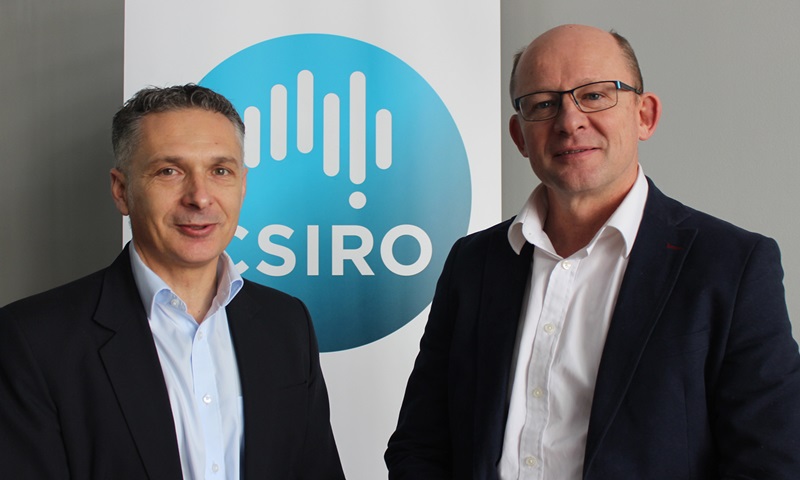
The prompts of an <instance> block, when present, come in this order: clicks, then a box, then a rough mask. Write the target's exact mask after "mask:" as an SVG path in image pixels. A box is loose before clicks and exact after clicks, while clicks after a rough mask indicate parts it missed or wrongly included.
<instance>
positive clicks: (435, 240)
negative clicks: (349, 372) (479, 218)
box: [200, 34, 471, 352]
mask: <svg viewBox="0 0 800 480" xmlns="http://www.w3.org/2000/svg"><path fill="white" fill-rule="evenodd" d="M200 83H201V84H202V85H204V86H207V87H209V88H212V89H214V90H216V91H218V92H220V93H222V94H223V95H225V96H226V97H228V98H229V99H230V100H231V101H232V102H233V103H234V105H235V106H236V108H237V110H238V111H239V113H240V114H241V115H242V118H243V119H244V121H245V125H246V129H247V137H246V142H245V161H246V163H247V165H248V167H250V172H249V173H248V177H247V196H246V199H245V204H244V207H243V209H242V214H241V218H240V220H239V225H240V227H239V230H238V231H237V234H236V238H234V239H233V242H232V243H231V245H230V247H229V248H228V252H229V253H230V255H231V257H233V259H234V262H238V263H237V266H238V268H239V270H240V271H241V272H242V275H243V276H244V277H245V278H248V279H249V280H252V281H255V282H258V283H263V284H265V285H269V286H272V287H275V288H278V289H280V290H283V291H285V292H287V293H290V294H292V295H296V296H297V297H299V298H301V299H302V300H303V301H305V302H306V304H307V305H308V308H309V310H310V311H311V314H312V317H313V318H314V324H315V328H316V331H317V336H318V337H319V344H320V349H321V350H322V351H328V352H329V351H337V350H344V349H348V348H353V347H357V346H361V345H364V344H367V343H370V342H372V341H375V340H377V339H380V338H382V337H384V336H386V335H388V334H390V333H392V332H394V331H395V330H397V329H398V328H400V327H402V326H403V325H405V324H406V323H408V322H409V321H411V320H412V319H413V318H414V317H416V316H417V315H418V314H419V313H420V312H421V311H422V310H423V309H424V308H425V307H426V306H427V305H428V303H429V302H430V300H431V298H432V296H433V291H434V288H435V284H436V279H437V277H438V275H439V273H440V271H441V268H442V265H443V263H444V260H445V257H446V255H447V252H448V250H449V248H450V246H451V245H452V243H453V242H454V241H455V239H457V238H458V237H459V236H461V235H464V234H465V233H466V231H467V227H468V224H469V216H470V209H471V189H470V176H469V164H468V161H467V155H466V151H465V149H464V144H463V142H462V140H461V136H460V134H459V132H458V129H457V128H456V125H455V122H454V121H453V118H452V117H451V116H450V114H449V112H448V110H447V108H446V107H445V105H444V103H443V102H442V100H441V99H440V98H439V96H438V95H437V94H436V92H435V91H434V90H433V89H432V88H431V86H430V85H429V84H428V83H427V82H426V81H425V79H423V78H422V77H421V76H420V75H419V74H418V73H417V72H416V71H415V70H414V69H412V68H411V67H410V66H408V65H407V64H406V63H404V62H403V61H402V60H400V59H398V58H397V57H395V56H394V55H392V54H390V53H388V52H386V51H385V50H382V49H380V48H378V47H376V46H374V45H370V44H368V43H364V42H361V41H358V40H354V39H351V38H346V37H340V36H334V35H323V34H301V35H290V36H286V37H280V38H275V39H272V40H267V41H265V42H262V43H258V44H256V45H253V46H251V47H248V48H246V49H244V50H242V51H240V52H238V53H236V54H234V55H233V56H231V57H230V58H228V59H226V60H225V61H223V62H222V63H220V64H219V65H218V66H217V67H215V68H214V69H213V70H212V71H211V72H210V73H209V74H208V75H206V77H205V78H203V79H202V81H201V82H200ZM267 313H268V312H267Z"/></svg>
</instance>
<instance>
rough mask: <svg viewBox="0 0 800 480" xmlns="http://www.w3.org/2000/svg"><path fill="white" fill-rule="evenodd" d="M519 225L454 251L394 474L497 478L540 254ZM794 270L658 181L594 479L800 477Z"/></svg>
mask: <svg viewBox="0 0 800 480" xmlns="http://www.w3.org/2000/svg"><path fill="white" fill-rule="evenodd" d="M648 181H649V180H648ZM510 222H511V221H510V220H509V221H506V222H504V223H501V224H499V225H496V226H494V227H492V228H489V229H488V230H485V231H483V232H479V233H475V234H472V235H470V236H467V237H465V238H463V239H461V240H459V241H458V242H457V243H456V244H455V245H454V246H453V249H452V250H451V252H450V255H449V257H448V259H447V261H446V263H445V266H444V270H443V272H442V275H441V277H440V279H439V283H438V284H437V288H436V294H435V296H434V300H433V306H432V308H431V313H430V317H429V319H428V323H427V326H426V329H425V333H424V335H423V337H422V340H421V342H420V352H419V355H418V357H417V360H416V363H415V365H414V370H413V372H412V374H411V377H410V378H409V381H408V386H407V389H406V394H405V398H404V400H403V405H402V408H401V411H400V416H399V421H398V425H397V430H396V431H395V433H394V434H393V435H392V437H391V439H390V441H389V447H388V449H387V452H386V455H385V459H386V463H387V465H388V467H389V473H390V474H389V477H390V478H391V479H413V480H426V479H457V480H465V479H481V480H484V479H487V480H488V479H496V478H497V464H498V462H499V460H500V456H501V452H502V442H503V434H504V430H505V424H506V417H507V411H508V393H509V387H510V383H509V382H510V381H511V380H510V375H511V365H512V360H513V359H512V355H513V353H512V352H513V349H514V344H515V340H516V335H517V326H518V322H519V318H520V310H521V305H522V298H523V295H524V290H525V283H526V280H527V278H528V276H529V274H530V264H531V252H532V248H530V245H528V246H526V248H525V249H523V254H521V255H517V254H516V253H515V252H514V251H513V250H512V249H511V247H510V245H509V242H508V239H507V231H508V227H509V225H510ZM782 279H783V270H782V268H781V264H780V253H779V250H778V246H777V244H776V243H775V242H774V241H773V240H771V239H769V238H766V237H763V236H761V235H758V234H754V233H750V232H746V231H744V230H742V229H740V228H737V227H735V226H733V225H731V224H729V223H726V222H723V221H721V220H718V219H715V218H713V217H710V216H708V215H706V214H703V213H701V212H698V211H696V210H692V209H690V208H688V207H686V206H684V205H682V204H680V203H678V202H676V201H675V200H672V199H670V198H668V197H666V196H665V195H664V194H662V193H661V192H660V191H659V190H658V189H657V188H656V187H655V186H654V185H653V184H652V182H650V189H649V194H648V198H647V203H646V206H645V210H644V216H643V218H642V222H641V225H640V228H639V232H638V235H637V238H636V242H635V244H634V246H633V250H632V251H631V255H630V258H629V263H628V266H627V269H626V271H625V274H624V277H623V281H622V285H621V287H620V291H619V296H618V298H617V303H616V306H615V309H614V313H613V315H612V319H611V324H610V327H609V331H608V336H607V339H606V342H605V347H604V350H603V354H602V358H601V361H600V367H599V371H598V374H597V383H596V387H595V392H594V399H593V403H592V410H591V416H590V421H589V430H588V436H587V442H586V451H585V456H584V458H583V478H584V479H585V480H600V479H607V480H619V479H637V480H639V479H641V480H680V479H687V480H689V479H690V480H701V479H702V480H712V479H734V478H736V479H758V480H766V479H770V480H774V479H786V480H797V479H800V355H799V354H798V347H797V344H796V343H795V341H794V339H793V338H792V334H791V324H790V322H789V318H788V313H787V310H786V303H785V299H784V289H783V283H782ZM579 460H580V459H578V461H579Z"/></svg>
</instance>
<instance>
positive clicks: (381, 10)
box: [124, 0, 502, 480]
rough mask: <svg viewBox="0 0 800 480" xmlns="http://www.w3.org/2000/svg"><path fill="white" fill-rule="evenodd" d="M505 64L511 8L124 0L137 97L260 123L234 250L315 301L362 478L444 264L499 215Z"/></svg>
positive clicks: (391, 419)
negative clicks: (214, 105) (218, 106)
mask: <svg viewBox="0 0 800 480" xmlns="http://www.w3.org/2000/svg"><path fill="white" fill-rule="evenodd" d="M499 52H500V4H499V0H493V1H487V0H468V1H456V0H441V1H430V0H404V1H402V2H388V1H374V0H339V1H325V0H311V1H296V2H286V1H277V0H274V1H254V0H234V1H227V2H224V3H223V2H212V1H210V0H202V1H199V0H198V1H192V2H188V1H170V2H160V1H157V0H129V1H128V2H126V8H125V88H124V90H125V97H126V98H128V97H130V96H131V95H133V93H135V92H136V91H137V90H139V89H140V88H143V87H145V86H150V85H156V86H167V85H175V84H183V83H189V82H193V83H198V84H200V85H203V86H207V87H209V88H212V89H214V90H216V91H218V92H220V93H222V94H223V95H225V96H226V97H228V98H229V99H230V100H231V101H232V102H233V103H234V105H235V106H236V108H237V110H239V113H240V114H241V115H242V118H243V119H244V121H245V124H246V129H247V137H246V141H245V162H246V164H247V166H248V167H249V169H250V171H249V173H248V178H247V181H248V190H247V197H246V199H245V205H244V207H243V209H242V215H241V218H240V222H239V223H240V227H239V230H238V231H237V234H236V238H234V239H233V242H232V243H231V245H230V247H229V249H228V253H229V254H230V255H231V257H232V258H233V259H234V262H237V266H238V268H239V270H240V272H242V275H243V276H244V277H245V278H247V279H249V280H252V281H255V282H259V283H263V284H265V285H269V286H272V287H274V288H278V289H280V290H283V291H286V292H288V293H290V294H292V295H296V296H298V297H299V298H301V299H302V300H303V301H305V302H306V304H307V305H308V307H309V310H310V311H311V314H312V316H313V318H314V324H315V328H316V331H317V336H318V338H319V344H320V349H321V351H322V352H323V353H322V366H323V370H324V373H325V376H326V381H327V384H328V390H329V393H330V401H331V409H332V419H331V421H332V424H333V428H334V433H335V435H336V440H337V444H338V446H339V452H340V455H341V458H342V463H343V465H344V469H345V474H346V475H347V478H350V479H356V480H358V479H363V480H373V479H376V478H384V477H385V475H386V468H385V467H384V464H383V451H384V449H385V447H386V442H387V440H388V438H389V435H390V434H391V432H392V431H393V429H394V426H395V423H396V421H397V412H398V410H399V407H400V402H401V400H402V396H403V391H404V388H405V382H406V380H407V378H408V375H409V373H410V371H411V367H412V364H413V360H414V357H415V356H416V352H417V349H418V342H419V338H420V336H421V334H422V330H423V328H424V323H425V319H426V317H427V310H428V306H429V304H430V301H431V298H432V296H433V290H434V287H435V282H436V279H437V278H438V275H439V273H440V271H441V268H442V265H443V263H444V259H445V257H446V255H447V253H448V251H449V249H450V246H451V245H452V243H453V242H454V241H455V240H456V239H457V238H458V237H460V236H463V235H465V234H466V233H468V232H472V231H475V230H478V229H481V228H484V227H486V226H489V225H491V224H493V223H496V222H497V221H498V220H499V218H500V135H501V125H502V121H501V119H500V105H499V102H500V99H501V91H502V87H501V85H500V57H499ZM128 238H129V234H128V233H127V232H126V240H127V239H128ZM265 454H268V453H267V452H265ZM309 461H313V459H309Z"/></svg>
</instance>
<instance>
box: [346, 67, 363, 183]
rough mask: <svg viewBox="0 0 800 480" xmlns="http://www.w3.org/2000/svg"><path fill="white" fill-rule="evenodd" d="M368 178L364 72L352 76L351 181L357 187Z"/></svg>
mask: <svg viewBox="0 0 800 480" xmlns="http://www.w3.org/2000/svg"><path fill="white" fill-rule="evenodd" d="M366 178H367V78H366V77H365V76H364V74H363V73H362V72H353V73H352V74H351V75H350V181H352V182H353V183H355V184H356V185H360V184H362V183H364V180H366Z"/></svg>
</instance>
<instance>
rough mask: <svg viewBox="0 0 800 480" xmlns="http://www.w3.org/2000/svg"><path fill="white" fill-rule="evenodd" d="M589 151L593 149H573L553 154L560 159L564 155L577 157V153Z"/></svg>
mask: <svg viewBox="0 0 800 480" xmlns="http://www.w3.org/2000/svg"><path fill="white" fill-rule="evenodd" d="M590 150H595V149H594V148H575V149H571V150H562V151H560V152H557V153H556V154H555V156H556V157H562V156H565V155H577V154H579V153H583V152H588V151H590Z"/></svg>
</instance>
